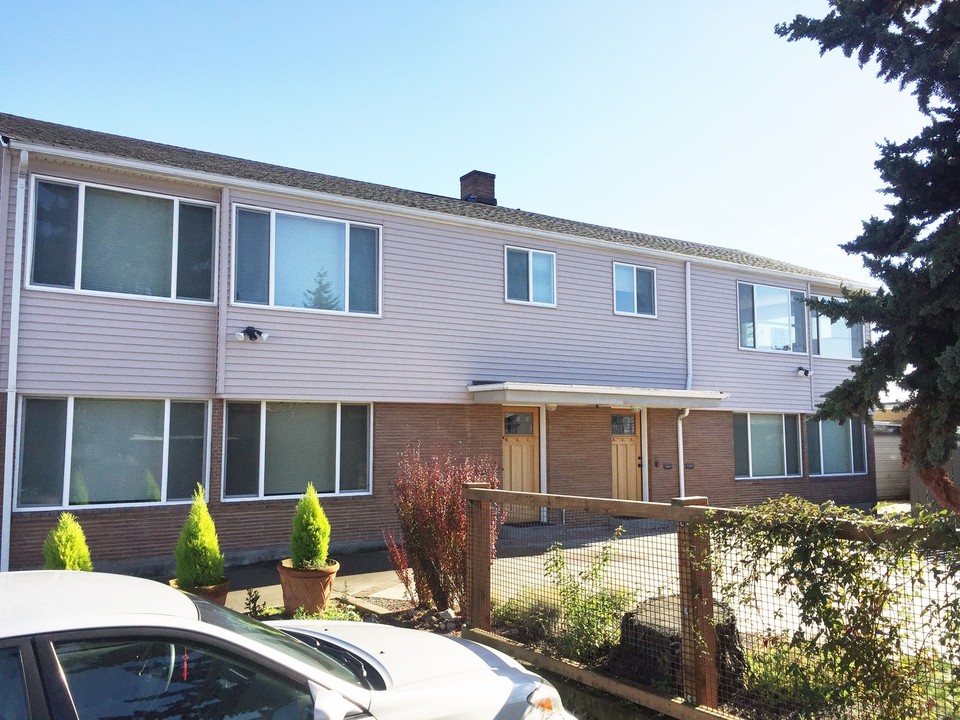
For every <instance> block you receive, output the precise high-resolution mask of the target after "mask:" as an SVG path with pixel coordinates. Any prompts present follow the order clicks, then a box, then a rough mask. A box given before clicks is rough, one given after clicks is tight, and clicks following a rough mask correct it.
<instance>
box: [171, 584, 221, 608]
mask: <svg viewBox="0 0 960 720" xmlns="http://www.w3.org/2000/svg"><path fill="white" fill-rule="evenodd" d="M170 587H172V588H176V589H177V590H183V591H184V592H188V593H192V594H193V595H198V596H199V597H202V598H203V599H204V600H209V601H210V602H212V603H216V604H217V605H226V604H227V593H228V592H229V591H230V581H229V580H228V579H226V578H224V579H223V580H221V581H220V582H218V583H217V584H216V585H200V586H199V587H192V588H182V587H180V585H178V584H177V580H176V578H174V579H173V580H171V581H170Z"/></svg>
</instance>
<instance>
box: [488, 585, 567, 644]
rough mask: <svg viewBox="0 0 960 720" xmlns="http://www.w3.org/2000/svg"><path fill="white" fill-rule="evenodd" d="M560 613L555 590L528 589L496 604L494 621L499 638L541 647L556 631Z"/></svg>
mask: <svg viewBox="0 0 960 720" xmlns="http://www.w3.org/2000/svg"><path fill="white" fill-rule="evenodd" d="M560 612H561V611H560V599H559V598H558V597H557V594H556V592H555V590H554V589H552V588H526V589H524V590H523V591H522V592H521V593H520V594H519V595H516V596H514V597H512V598H510V599H509V600H507V601H505V602H500V603H496V604H495V605H494V606H493V610H492V618H491V619H492V621H493V626H494V628H496V629H497V631H498V632H499V633H500V634H502V635H505V636H506V637H509V638H510V639H511V640H515V641H516V642H519V643H523V644H525V645H538V644H540V643H543V642H544V641H546V640H547V638H549V637H550V634H551V632H553V629H554V628H556V627H557V623H558V622H559V620H560Z"/></svg>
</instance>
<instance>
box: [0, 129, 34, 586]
mask: <svg viewBox="0 0 960 720" xmlns="http://www.w3.org/2000/svg"><path fill="white" fill-rule="evenodd" d="M0 152H4V154H6V149H5V148H4V149H0ZM29 159H30V158H29V154H28V153H27V152H26V151H25V150H22V151H21V152H20V163H19V168H18V170H17V209H16V215H15V217H14V231H13V273H12V278H13V280H12V282H11V283H10V348H9V351H8V353H7V420H6V425H5V435H4V449H3V521H2V523H3V527H2V532H0V572H6V571H7V570H9V569H10V522H11V520H12V518H13V447H14V434H15V432H16V419H17V354H18V351H19V336H20V286H21V282H22V278H21V277H20V276H21V273H22V267H23V244H24V238H23V216H24V208H25V207H26V203H27V198H26V188H27V164H28V162H29ZM4 169H5V172H4V178H5V186H6V184H7V183H8V182H9V172H10V169H9V162H5V163H4Z"/></svg>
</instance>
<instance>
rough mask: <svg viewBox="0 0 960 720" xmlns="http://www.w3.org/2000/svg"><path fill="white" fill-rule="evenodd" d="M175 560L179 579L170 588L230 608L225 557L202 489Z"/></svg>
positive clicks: (178, 544)
mask: <svg viewBox="0 0 960 720" xmlns="http://www.w3.org/2000/svg"><path fill="white" fill-rule="evenodd" d="M173 557H174V560H175V561H176V577H175V578H174V579H173V580H171V581H170V585H172V586H173V587H175V588H179V589H180V590H185V591H186V592H189V593H193V594H194V595H200V596H201V597H203V598H206V599H207V600H210V601H211V602H215V603H217V604H218V605H225V604H226V602H227V591H228V590H229V589H230V581H229V580H227V579H226V578H225V577H224V575H223V553H221V552H220V542H219V540H218V539H217V528H216V526H215V525H214V522H213V518H212V517H211V516H210V511H209V510H208V509H207V503H206V500H205V499H204V496H203V488H202V487H201V486H200V485H197V489H196V490H194V492H193V504H192V505H191V506H190V512H189V514H188V515H187V519H186V520H184V522H183V528H182V529H181V530H180V538H179V539H178V540H177V544H176V546H175V547H174V548H173Z"/></svg>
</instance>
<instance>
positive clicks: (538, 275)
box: [504, 247, 557, 306]
mask: <svg viewBox="0 0 960 720" xmlns="http://www.w3.org/2000/svg"><path fill="white" fill-rule="evenodd" d="M504 252H505V259H504V266H505V272H506V291H507V301H508V302H519V303H530V304H533V305H550V306H553V305H556V304H557V301H556V286H557V272H556V267H557V255H556V253H552V252H545V251H543V250H527V249H525V248H516V247H507V248H505V250H504Z"/></svg>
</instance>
